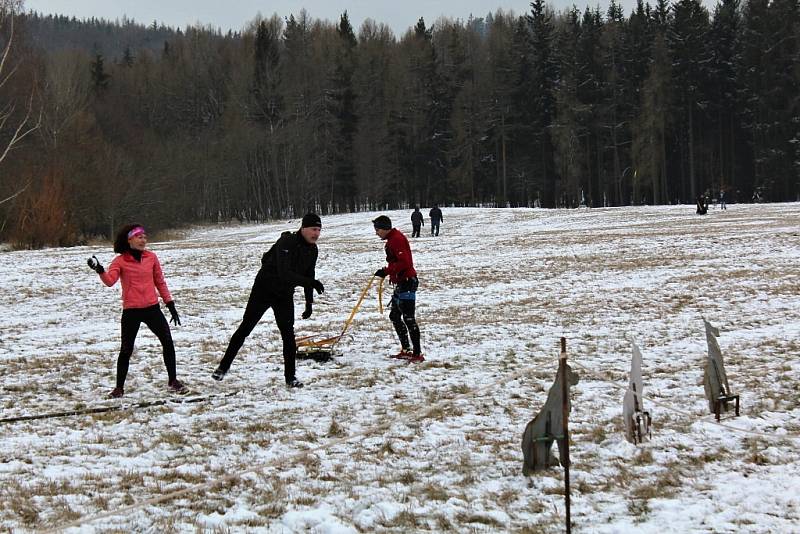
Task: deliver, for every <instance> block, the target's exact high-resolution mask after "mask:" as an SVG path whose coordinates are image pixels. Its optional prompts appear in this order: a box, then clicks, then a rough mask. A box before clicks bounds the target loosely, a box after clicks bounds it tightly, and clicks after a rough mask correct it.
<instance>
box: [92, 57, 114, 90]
mask: <svg viewBox="0 0 800 534" xmlns="http://www.w3.org/2000/svg"><path fill="white" fill-rule="evenodd" d="M104 63H105V60H104V59H103V54H101V53H100V50H99V49H95V52H94V61H92V63H91V66H90V68H91V73H92V89H93V90H94V92H95V94H96V95H98V96H101V95H102V94H103V92H104V91H105V90H106V89H107V88H108V81H109V79H110V78H111V76H110V75H109V74H106V70H105V66H104Z"/></svg>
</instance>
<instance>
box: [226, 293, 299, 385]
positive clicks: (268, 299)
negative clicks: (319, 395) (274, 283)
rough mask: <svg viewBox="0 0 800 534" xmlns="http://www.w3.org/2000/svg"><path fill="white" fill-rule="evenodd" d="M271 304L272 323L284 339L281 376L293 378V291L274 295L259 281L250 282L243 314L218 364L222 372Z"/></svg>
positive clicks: (294, 351) (289, 379)
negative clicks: (261, 285) (252, 284)
mask: <svg viewBox="0 0 800 534" xmlns="http://www.w3.org/2000/svg"><path fill="white" fill-rule="evenodd" d="M269 308H272V311H273V313H274V314H275V323H276V324H277V325H278V330H280V332H281V339H282V340H283V376H284V378H285V379H286V381H287V382H289V381H291V380H293V379H294V378H295V376H294V371H295V363H294V358H295V353H296V352H297V345H295V341H294V301H293V296H292V294H288V295H274V294H272V293H269V292H266V291H263V290H262V289H261V288H259V287H258V284H256V285H254V286H253V289H252V290H251V291H250V298H249V299H248V300H247V307H246V308H245V310H244V317H242V324H240V325H239V328H237V329H236V332H234V333H233V336H231V341H230V343H229V344H228V349H227V350H226V351H225V356H224V357H223V358H222V361H221V362H220V364H219V368H220V369H222V371H224V372H226V373H227V372H228V369H230V368H231V364H232V363H233V360H234V358H236V354H238V352H239V349H241V348H242V345H244V340H245V339H247V336H249V335H250V333H251V332H252V331H253V329H254V328H255V327H256V325H257V324H258V322H259V321H260V320H261V317H263V316H264V313H265V312H266V311H267V310H268V309H269Z"/></svg>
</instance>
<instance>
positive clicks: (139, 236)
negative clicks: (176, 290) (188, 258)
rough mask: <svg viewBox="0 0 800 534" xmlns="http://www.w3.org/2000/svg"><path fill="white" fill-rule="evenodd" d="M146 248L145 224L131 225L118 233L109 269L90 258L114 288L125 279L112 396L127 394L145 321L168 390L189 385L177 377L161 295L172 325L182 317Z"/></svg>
mask: <svg viewBox="0 0 800 534" xmlns="http://www.w3.org/2000/svg"><path fill="white" fill-rule="evenodd" d="M146 247H147V232H145V229H144V228H143V227H142V225H140V224H128V225H125V226H123V227H122V228H121V229H120V230H119V232H118V233H117V237H116V239H115V240H114V252H116V253H118V254H119V256H117V257H116V258H114V260H113V261H112V262H111V265H109V266H108V270H105V269H104V268H103V266H102V265H101V264H100V262H99V261H98V260H97V258H96V257H94V256H92V257H91V258H90V259H89V260H88V263H89V267H91V268H92V269H93V270H94V271H95V272H96V273H97V274H99V275H100V280H102V281H103V283H104V284H105V285H107V286H109V287H111V286H113V285H114V284H116V283H117V280H122V321H121V322H122V346H121V348H120V351H119V358H118V359H117V385H116V387H115V388H114V389H113V391H111V394H110V397H111V398H118V397H121V396H122V395H123V394H124V393H125V389H124V388H125V378H126V377H127V376H128V365H129V364H130V358H131V354H132V353H133V343H134V341H136V334H137V333H138V332H139V326H140V325H141V324H142V323H144V324H146V325H147V327H148V328H149V329H150V330H151V331H152V332H153V333H154V334H155V335H156V336H157V337H158V340H159V341H161V346H162V347H163V349H164V365H166V366H167V374H168V375H169V381H168V383H167V384H168V386H169V389H170V390H172V391H175V392H177V393H184V392H185V391H186V386H184V385H183V384H182V383H181V382H180V380H178V379H177V378H176V376H175V375H176V371H175V345H174V344H173V343H172V333H171V332H170V330H169V323H168V322H167V319H166V317H164V314H163V313H162V312H161V308H160V307H159V305H158V295H161V300H163V301H164V303H166V305H167V308H169V313H170V315H171V316H172V322H173V324H176V325H180V324H181V320H180V317H178V312H177V311H176V310H175V301H174V300H172V295H170V293H169V289H167V282H166V281H165V280H164V273H162V272H161V264H160V263H159V262H158V258H157V257H156V255H155V254H153V253H152V252H150V251H147V250H145V248H146ZM156 292H158V293H156Z"/></svg>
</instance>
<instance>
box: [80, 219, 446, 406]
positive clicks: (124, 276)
mask: <svg viewBox="0 0 800 534" xmlns="http://www.w3.org/2000/svg"><path fill="white" fill-rule="evenodd" d="M434 209H435V210H436V212H438V215H436V216H435V217H434V214H435V213H436V212H434ZM434 209H432V210H431V227H432V228H431V230H432V232H433V226H434V220H435V221H436V223H435V224H436V234H438V228H439V223H440V222H441V220H442V217H441V210H439V208H438V207H436V206H434ZM420 219H421V215H420ZM372 224H373V228H374V230H375V234H376V235H377V236H378V237H380V238H381V240H383V241H386V245H385V247H384V249H385V252H386V262H387V264H386V266H384V267H381V268H379V269H378V270H377V271H375V274H374V276H378V277H381V278H385V277H386V276H388V277H389V280H390V282H391V283H392V284H393V285H394V288H395V289H394V292H393V294H392V303H391V307H390V313H389V319H390V320H391V322H392V325H393V326H394V329H395V331H396V333H397V337H398V339H399V341H400V352H399V353H397V354H393V355H391V357H392V358H398V359H402V360H407V361H408V362H411V363H419V362H423V361H425V357H424V355H423V354H422V349H421V344H420V330H419V326H418V325H417V322H416V317H415V305H416V294H417V288H418V287H419V279H418V278H417V272H416V270H415V269H414V260H413V258H412V254H411V246H410V245H409V242H408V239H407V238H406V236H405V235H403V233H402V232H400V231H399V230H397V229H396V228H394V227H393V226H392V221H391V219H389V217H387V216H385V215H381V216H379V217H377V218H376V219H374V220H373V221H372ZM420 224H422V221H421V220H420ZM321 231H322V220H321V219H320V217H319V216H318V215H317V214H315V213H308V214H306V215H305V216H304V217H303V219H302V221H301V225H300V229H299V230H297V231H295V232H283V233H282V234H281V236H280V237H279V238H278V240H277V241H276V242H275V243H274V244H273V245H272V247H270V249H269V250H268V251H267V252H265V253H264V254H263V255H262V257H261V268H260V270H259V271H258V274H257V275H256V278H255V281H254V283H253V287H252V289H251V291H250V296H249V298H248V300H247V305H246V306H245V310H244V315H243V317H242V321H241V324H240V325H239V327H238V328H237V329H236V331H235V332H234V333H233V335H232V336H231V339H230V342H229V343H228V347H227V349H226V350H225V354H224V356H223V357H222V360H221V361H220V363H219V365H218V366H217V368H216V370H214V372H213V373H212V375H211V376H212V378H213V379H214V380H218V381H219V380H222V379H223V378H224V377H225V375H226V374H227V373H228V371H229V369H230V367H231V364H232V363H233V360H234V359H235V358H236V355H237V353H238V352H239V350H240V349H241V347H242V345H243V344H244V342H245V339H246V338H247V337H248V336H249V335H250V333H251V332H252V331H253V329H254V328H255V327H256V325H257V324H258V322H259V321H260V320H261V318H262V317H263V315H264V313H265V312H266V311H267V310H268V309H269V308H272V311H273V313H274V315H275V322H276V324H277V326H278V330H279V331H280V335H281V339H282V341H283V363H284V379H285V381H286V386H287V387H289V388H301V387H303V383H302V382H300V381H299V380H298V379H297V376H296V374H295V373H296V370H295V357H296V353H297V345H296V341H295V336H294V290H295V288H297V287H302V288H303V293H304V296H305V309H304V311H303V313H302V315H301V317H302V318H303V319H308V318H309V317H311V315H312V313H313V304H314V292H316V293H317V294H322V293H323V292H324V291H325V287H324V286H323V284H322V282H321V281H319V280H317V279H316V274H315V268H316V263H317V258H318V249H317V240H318V239H319V236H320V233H321ZM417 235H419V232H418V231H417ZM146 247H147V232H146V230H145V228H144V227H143V226H142V225H141V224H138V223H137V224H128V225H125V226H123V227H122V228H121V229H120V230H119V232H118V233H117V236H116V238H115V240H114V252H115V253H117V254H118V255H117V256H116V257H115V258H114V260H113V261H112V262H111V264H110V265H109V267H108V270H106V269H105V268H104V267H103V265H102V264H101V263H100V261H99V260H98V259H97V257H95V256H92V257H91V258H89V260H88V261H87V263H88V265H89V267H90V268H91V269H92V270H94V271H95V272H96V273H97V274H98V275H99V276H100V280H101V281H102V282H103V283H104V284H105V285H107V286H109V287H110V286H113V285H114V284H115V283H116V282H117V281H118V280H119V281H121V285H122V318H121V326H122V328H121V330H122V340H121V347H120V351H119V356H118V358H117V373H116V384H115V387H114V389H113V390H112V391H111V392H110V393H109V395H108V396H109V397H111V398H118V397H122V396H123V395H124V392H125V389H124V388H125V380H126V377H127V375H128V367H129V364H130V357H131V354H132V353H133V348H134V342H135V340H136V335H137V333H138V331H139V327H140V326H141V324H142V323H144V324H145V325H146V326H147V327H148V328H149V329H150V330H151V331H152V332H153V333H154V334H155V335H156V337H158V339H159V341H160V342H161V346H162V349H163V358H164V364H165V366H166V368H167V377H168V379H167V386H168V388H169V390H171V391H174V392H176V393H185V392H187V391H188V389H187V387H186V385H185V384H184V383H183V382H181V381H180V380H179V379H178V378H177V371H176V358H175V346H174V343H173V341H172V334H171V331H170V327H169V323H168V322H167V319H166V317H165V316H164V314H163V312H162V311H161V308H160V307H159V304H158V299H159V296H160V297H161V300H162V301H163V302H164V303H165V305H166V306H167V309H168V310H169V312H170V316H171V321H172V323H173V324H174V325H175V326H180V324H181V321H180V317H179V315H178V312H177V310H176V308H175V300H174V299H173V298H172V295H171V294H170V292H169V289H168V288H167V283H166V280H165V278H164V274H163V272H162V270H161V264H160V263H159V261H158V257H157V256H156V255H155V254H154V253H152V252H150V251H148V250H146Z"/></svg>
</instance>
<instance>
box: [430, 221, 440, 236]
mask: <svg viewBox="0 0 800 534" xmlns="http://www.w3.org/2000/svg"><path fill="white" fill-rule="evenodd" d="M431 235H439V221H435V220H433V219H431Z"/></svg>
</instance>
